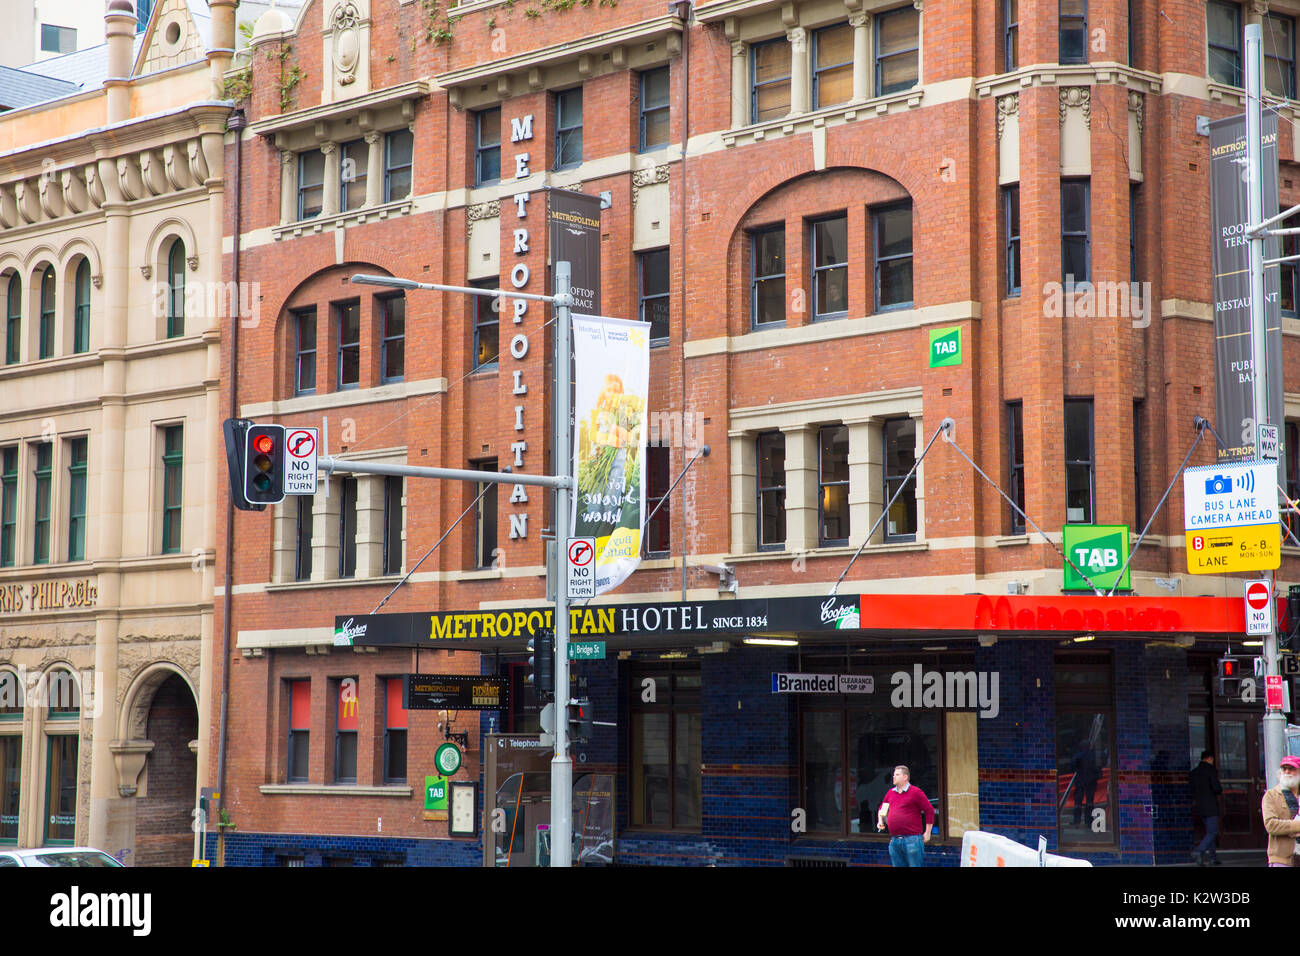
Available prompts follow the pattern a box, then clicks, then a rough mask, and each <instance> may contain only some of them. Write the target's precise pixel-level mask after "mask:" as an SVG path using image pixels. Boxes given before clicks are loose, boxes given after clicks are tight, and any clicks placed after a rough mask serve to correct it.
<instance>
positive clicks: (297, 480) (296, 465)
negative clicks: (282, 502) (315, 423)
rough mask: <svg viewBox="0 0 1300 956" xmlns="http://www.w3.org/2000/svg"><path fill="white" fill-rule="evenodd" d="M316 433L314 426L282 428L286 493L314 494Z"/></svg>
mask: <svg viewBox="0 0 1300 956" xmlns="http://www.w3.org/2000/svg"><path fill="white" fill-rule="evenodd" d="M316 435H317V429H315V428H293V427H289V428H286V429H285V430H284V447H285V451H286V452H287V453H288V454H287V455H286V456H285V471H284V493H285V494H286V495H314V494H316Z"/></svg>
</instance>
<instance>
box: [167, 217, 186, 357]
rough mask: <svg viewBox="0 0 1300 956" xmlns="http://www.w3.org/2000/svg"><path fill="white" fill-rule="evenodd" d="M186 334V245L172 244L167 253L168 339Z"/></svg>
mask: <svg viewBox="0 0 1300 956" xmlns="http://www.w3.org/2000/svg"><path fill="white" fill-rule="evenodd" d="M184 334H185V243H183V242H181V241H180V240H179V239H177V240H175V241H174V242H172V247H171V251H170V252H168V253H167V338H169V339H171V338H175V337H176V336H178V335H184Z"/></svg>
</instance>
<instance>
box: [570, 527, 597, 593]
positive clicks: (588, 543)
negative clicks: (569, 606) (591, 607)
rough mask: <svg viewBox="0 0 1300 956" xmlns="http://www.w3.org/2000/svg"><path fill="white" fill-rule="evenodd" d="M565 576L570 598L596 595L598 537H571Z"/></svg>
mask: <svg viewBox="0 0 1300 956" xmlns="http://www.w3.org/2000/svg"><path fill="white" fill-rule="evenodd" d="M565 568H566V570H565V574H564V578H565V581H566V585H567V593H568V595H569V598H570V600H572V599H574V598H594V597H595V596H596V539H595V538H570V539H569V554H568V559H567V560H566V561H565Z"/></svg>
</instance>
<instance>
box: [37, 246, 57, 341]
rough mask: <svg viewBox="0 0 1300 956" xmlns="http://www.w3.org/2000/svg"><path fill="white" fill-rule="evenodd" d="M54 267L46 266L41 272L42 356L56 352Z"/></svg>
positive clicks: (40, 328)
mask: <svg viewBox="0 0 1300 956" xmlns="http://www.w3.org/2000/svg"><path fill="white" fill-rule="evenodd" d="M54 292H55V288H54V267H53V266H46V267H45V271H44V272H43V273H41V321H40V325H39V332H40V347H41V351H40V355H39V357H40V358H43V359H44V358H49V357H50V356H52V355H53V354H54Z"/></svg>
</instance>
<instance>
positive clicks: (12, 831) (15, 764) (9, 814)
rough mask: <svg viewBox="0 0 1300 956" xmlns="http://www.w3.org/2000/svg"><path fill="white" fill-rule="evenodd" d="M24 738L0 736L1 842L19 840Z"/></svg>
mask: <svg viewBox="0 0 1300 956" xmlns="http://www.w3.org/2000/svg"><path fill="white" fill-rule="evenodd" d="M22 752H23V738H22V737H21V736H19V735H18V734H5V735H4V736H0V843H17V842H18V802H19V798H20V797H21V796H22V775H21V773H20V769H21V764H20V761H21V758H22Z"/></svg>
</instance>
